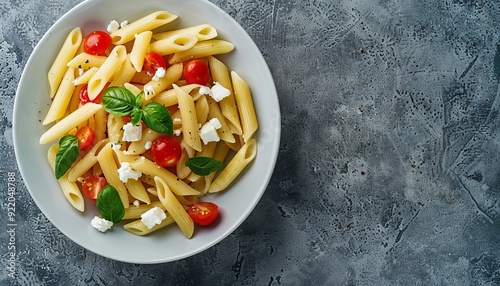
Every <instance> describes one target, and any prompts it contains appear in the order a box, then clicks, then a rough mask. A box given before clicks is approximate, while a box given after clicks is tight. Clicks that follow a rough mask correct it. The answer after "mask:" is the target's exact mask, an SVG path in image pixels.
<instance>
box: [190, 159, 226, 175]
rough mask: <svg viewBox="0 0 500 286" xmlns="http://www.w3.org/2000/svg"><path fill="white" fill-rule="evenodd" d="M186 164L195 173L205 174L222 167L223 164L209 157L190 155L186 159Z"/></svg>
mask: <svg viewBox="0 0 500 286" xmlns="http://www.w3.org/2000/svg"><path fill="white" fill-rule="evenodd" d="M186 166H188V167H189V169H191V171H193V173H195V174H196V175H199V176H207V175H210V173H212V172H215V171H218V170H221V169H224V164H222V162H221V161H217V160H215V159H213V158H210V157H203V156H198V157H192V158H189V159H188V160H187V161H186Z"/></svg>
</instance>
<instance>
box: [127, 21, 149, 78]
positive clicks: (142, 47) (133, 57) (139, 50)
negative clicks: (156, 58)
mask: <svg viewBox="0 0 500 286" xmlns="http://www.w3.org/2000/svg"><path fill="white" fill-rule="evenodd" d="M152 35H153V32H151V31H144V32H142V33H139V34H137V35H136V36H135V41H134V46H133V47H132V51H130V62H131V63H132V66H133V67H134V68H135V70H136V71H137V72H140V71H141V70H142V66H143V64H144V56H145V55H146V52H147V51H148V47H149V45H150V42H151V37H152Z"/></svg>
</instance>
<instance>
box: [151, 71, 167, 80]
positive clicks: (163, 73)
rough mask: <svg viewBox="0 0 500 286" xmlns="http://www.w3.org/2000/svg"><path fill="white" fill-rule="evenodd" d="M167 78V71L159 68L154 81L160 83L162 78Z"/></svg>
mask: <svg viewBox="0 0 500 286" xmlns="http://www.w3.org/2000/svg"><path fill="white" fill-rule="evenodd" d="M164 76H165V69H164V68H158V69H157V70H156V73H155V75H154V76H153V80H155V81H158V80H159V79H160V78H163V77H164Z"/></svg>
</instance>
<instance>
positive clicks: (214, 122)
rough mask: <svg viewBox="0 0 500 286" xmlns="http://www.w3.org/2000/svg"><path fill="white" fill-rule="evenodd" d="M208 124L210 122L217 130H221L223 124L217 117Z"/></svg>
mask: <svg viewBox="0 0 500 286" xmlns="http://www.w3.org/2000/svg"><path fill="white" fill-rule="evenodd" d="M208 122H210V124H212V125H213V126H214V127H215V129H219V128H221V127H222V124H220V121H219V119H218V118H216V117H214V118H212V119H210V120H209V121H208Z"/></svg>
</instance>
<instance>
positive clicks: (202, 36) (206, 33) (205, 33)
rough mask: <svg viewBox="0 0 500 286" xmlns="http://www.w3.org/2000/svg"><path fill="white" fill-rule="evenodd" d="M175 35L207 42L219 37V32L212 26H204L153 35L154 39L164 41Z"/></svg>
mask: <svg viewBox="0 0 500 286" xmlns="http://www.w3.org/2000/svg"><path fill="white" fill-rule="evenodd" d="M175 35H190V36H195V37H196V38H197V39H198V41H206V40H210V39H213V38H215V37H217V30H216V29H215V28H214V27H213V26H212V25H209V24H203V25H198V26H192V27H187V28H182V29H178V30H173V31H167V32H161V33H156V34H153V39H155V40H162V39H167V38H170V37H172V36H175Z"/></svg>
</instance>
